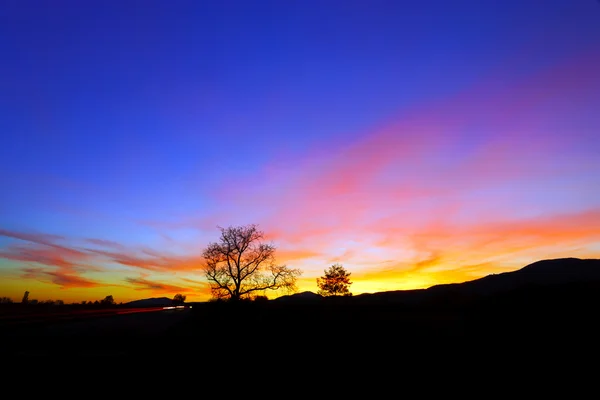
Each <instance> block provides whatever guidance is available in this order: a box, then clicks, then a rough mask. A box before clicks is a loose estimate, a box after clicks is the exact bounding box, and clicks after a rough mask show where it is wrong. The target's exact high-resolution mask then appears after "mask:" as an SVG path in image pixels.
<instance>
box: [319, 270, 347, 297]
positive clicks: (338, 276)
mask: <svg viewBox="0 0 600 400" xmlns="http://www.w3.org/2000/svg"><path fill="white" fill-rule="evenodd" d="M350 274H351V273H350V272H348V271H346V269H345V268H344V267H343V266H342V265H341V264H333V265H332V266H331V267H329V268H328V269H326V270H325V275H324V276H322V277H321V278H317V286H318V287H319V292H318V294H320V295H321V296H352V293H350V290H349V287H350V285H351V284H352V282H350Z"/></svg>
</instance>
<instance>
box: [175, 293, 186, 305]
mask: <svg viewBox="0 0 600 400" xmlns="http://www.w3.org/2000/svg"><path fill="white" fill-rule="evenodd" d="M185 299H186V296H184V295H182V294H181V293H177V294H176V295H175V296H173V303H175V304H183V303H185Z"/></svg>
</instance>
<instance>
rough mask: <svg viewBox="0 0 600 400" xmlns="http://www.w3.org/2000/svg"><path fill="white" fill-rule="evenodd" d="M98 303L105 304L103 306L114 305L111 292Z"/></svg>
mask: <svg viewBox="0 0 600 400" xmlns="http://www.w3.org/2000/svg"><path fill="white" fill-rule="evenodd" d="M100 304H102V305H105V306H113V305H115V299H114V298H113V296H112V294H111V295H109V296H106V297H105V298H104V299H102V301H100Z"/></svg>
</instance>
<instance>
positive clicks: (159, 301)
mask: <svg viewBox="0 0 600 400" xmlns="http://www.w3.org/2000/svg"><path fill="white" fill-rule="evenodd" d="M123 305H124V306H126V307H161V306H171V305H173V299H170V298H168V297H152V298H149V299H140V300H133V301H130V302H128V303H123Z"/></svg>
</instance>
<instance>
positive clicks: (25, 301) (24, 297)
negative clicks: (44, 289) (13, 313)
mask: <svg viewBox="0 0 600 400" xmlns="http://www.w3.org/2000/svg"><path fill="white" fill-rule="evenodd" d="M21 303H23V304H27V303H29V292H28V291H27V290H26V291H25V293H24V294H23V300H21Z"/></svg>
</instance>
